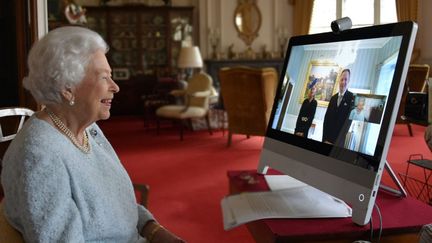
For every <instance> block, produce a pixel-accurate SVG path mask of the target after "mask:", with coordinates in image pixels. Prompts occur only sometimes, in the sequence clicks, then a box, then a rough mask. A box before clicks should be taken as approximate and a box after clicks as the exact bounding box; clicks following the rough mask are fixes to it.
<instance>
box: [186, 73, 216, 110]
mask: <svg viewBox="0 0 432 243" xmlns="http://www.w3.org/2000/svg"><path fill="white" fill-rule="evenodd" d="M212 86H213V79H212V78H211V77H210V76H209V75H208V74H206V73H203V72H201V73H197V74H195V75H193V76H192V77H191V78H190V79H189V80H188V85H187V89H186V94H187V95H188V97H186V99H188V105H189V106H197V107H202V108H205V109H208V106H209V97H210V95H211V89H212ZM206 92H208V95H204V96H201V95H198V96H196V95H194V94H206Z"/></svg>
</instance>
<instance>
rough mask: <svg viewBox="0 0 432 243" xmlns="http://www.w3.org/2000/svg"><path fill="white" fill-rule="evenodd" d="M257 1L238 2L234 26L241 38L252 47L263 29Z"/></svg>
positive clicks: (243, 0)
mask: <svg viewBox="0 0 432 243" xmlns="http://www.w3.org/2000/svg"><path fill="white" fill-rule="evenodd" d="M256 1H257V0H238V3H237V7H236V9H235V10H234V26H235V28H236V30H237V33H238V35H239V37H240V38H241V39H242V40H243V41H244V42H245V44H246V45H247V46H250V45H251V44H252V42H253V41H254V40H255V38H257V37H258V31H259V29H260V27H261V12H260V10H259V8H258V6H257V4H256Z"/></svg>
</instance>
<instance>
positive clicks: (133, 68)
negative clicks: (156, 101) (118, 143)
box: [86, 6, 198, 115]
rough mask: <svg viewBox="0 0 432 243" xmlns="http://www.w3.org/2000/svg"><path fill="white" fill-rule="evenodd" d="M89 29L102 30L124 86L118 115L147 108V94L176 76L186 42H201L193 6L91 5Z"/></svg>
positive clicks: (114, 111) (116, 104)
mask: <svg viewBox="0 0 432 243" xmlns="http://www.w3.org/2000/svg"><path fill="white" fill-rule="evenodd" d="M86 9H87V27H88V28H90V29H93V30H95V31H96V32H98V33H100V34H101V35H102V36H103V37H104V39H105V40H106V41H107V43H108V45H109V47H110V51H109V52H108V54H107V56H108V61H109V63H110V65H111V67H112V69H113V78H114V80H116V81H117V83H118V85H119V86H120V93H119V94H118V95H117V97H118V99H117V100H116V101H114V103H113V107H112V114H113V115H119V114H121V115H131V114H139V113H141V112H142V104H143V101H142V100H141V96H142V95H144V94H148V93H149V92H151V91H152V89H153V86H154V85H156V83H157V80H158V78H159V77H176V76H177V73H178V69H177V68H176V66H177V57H178V54H179V52H180V48H181V46H182V45H191V44H193V43H198V42H197V39H196V38H197V36H198V35H197V33H196V31H195V30H194V27H193V25H194V22H193V7H146V6H116V7H110V6H103V7H86Z"/></svg>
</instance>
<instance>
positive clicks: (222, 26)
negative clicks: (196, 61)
mask: <svg viewBox="0 0 432 243" xmlns="http://www.w3.org/2000/svg"><path fill="white" fill-rule="evenodd" d="M198 4H199V10H200V12H199V13H200V14H199V18H200V21H199V22H200V37H201V38H200V46H201V51H202V52H203V56H204V58H206V57H209V56H210V54H211V48H210V47H209V42H208V38H207V36H208V32H209V29H210V28H212V29H216V28H218V29H219V30H220V32H221V40H220V51H221V52H227V48H228V46H230V45H231V44H234V51H235V52H242V51H245V50H246V48H247V46H246V44H245V43H244V42H243V41H242V40H241V39H240V37H238V34H237V31H236V29H235V27H234V10H235V8H236V6H237V1H235V0H200V1H198ZM257 5H258V8H259V10H260V12H261V18H262V23H261V28H260V30H259V33H258V37H257V38H256V39H255V40H254V42H253V43H252V49H253V50H254V51H255V52H260V51H261V47H262V46H263V45H266V47H267V48H266V49H267V51H279V48H280V47H279V43H278V40H277V36H276V34H275V33H276V30H277V29H278V28H285V29H286V30H287V32H288V35H289V36H291V35H292V17H291V16H292V6H291V5H290V4H289V3H288V1H287V0H257Z"/></svg>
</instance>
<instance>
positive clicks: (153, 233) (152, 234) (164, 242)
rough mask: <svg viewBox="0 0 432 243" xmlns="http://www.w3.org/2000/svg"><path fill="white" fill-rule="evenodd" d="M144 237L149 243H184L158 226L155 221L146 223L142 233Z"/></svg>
mask: <svg viewBox="0 0 432 243" xmlns="http://www.w3.org/2000/svg"><path fill="white" fill-rule="evenodd" d="M142 236H144V237H145V238H146V239H147V241H148V242H149V243H158V242H160V243H184V242H186V241H184V240H182V239H180V238H179V237H178V236H176V235H174V234H173V233H171V232H170V231H168V230H167V229H165V228H164V227H162V226H161V225H160V224H158V223H156V222H155V221H150V222H148V223H147V224H146V225H145V226H144V228H143V231H142Z"/></svg>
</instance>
